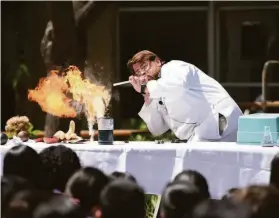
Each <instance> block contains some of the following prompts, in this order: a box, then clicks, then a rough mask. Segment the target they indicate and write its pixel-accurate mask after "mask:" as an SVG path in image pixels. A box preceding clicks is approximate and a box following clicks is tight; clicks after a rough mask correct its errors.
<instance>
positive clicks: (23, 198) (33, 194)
mask: <svg viewBox="0 0 279 218" xmlns="http://www.w3.org/2000/svg"><path fill="white" fill-rule="evenodd" d="M52 196H53V194H52V193H50V192H46V193H45V192H41V191H38V190H33V191H31V190H25V191H21V192H18V193H17V194H16V195H15V196H14V197H13V198H12V200H11V201H10V202H9V205H8V207H7V210H6V213H5V217H7V218H31V217H32V216H33V212H34V210H35V208H36V207H37V206H38V205H39V204H40V203H42V202H45V201H47V200H48V199H50V198H51V197H52Z"/></svg>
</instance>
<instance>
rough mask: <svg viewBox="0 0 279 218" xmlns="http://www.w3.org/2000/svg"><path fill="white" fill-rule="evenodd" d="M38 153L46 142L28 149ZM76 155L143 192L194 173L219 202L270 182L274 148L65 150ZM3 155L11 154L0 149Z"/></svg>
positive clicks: (145, 145) (138, 145)
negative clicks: (131, 180) (125, 175)
mask: <svg viewBox="0 0 279 218" xmlns="http://www.w3.org/2000/svg"><path fill="white" fill-rule="evenodd" d="M28 145H30V146H31V147H33V148H34V149H36V150H37V151H38V152H40V151H41V150H42V149H43V148H45V147H48V146H49V145H46V144H44V143H37V144H32V143H30V144H29V143H28ZM67 146H69V147H70V148H72V149H73V150H75V151H76V152H77V154H78V156H79V157H80V159H81V162H82V164H83V165H84V166H95V167H98V168H100V169H102V170H104V171H105V172H106V173H111V172H113V171H116V170H117V171H122V172H129V173H131V174H132V175H134V176H135V177H136V178H137V180H138V181H139V183H140V184H141V185H142V186H143V187H144V188H145V190H146V192H148V193H154V194H161V192H162V190H163V188H164V186H165V185H166V183H167V182H168V181H170V180H171V179H172V178H173V177H174V176H175V175H177V174H178V173H179V172H181V171H182V170H183V169H195V170H198V171H199V172H201V173H202V174H203V175H204V176H205V177H206V178H207V180H208V183H209V187H210V192H211V194H212V197H215V198H218V197H221V196H222V195H223V194H224V193H225V191H226V190H228V189H229V188H232V187H239V186H240V187H241V186H246V185H247V184H261V183H268V181H269V175H270V172H269V170H270V162H271V160H272V158H273V157H274V155H275V154H276V153H277V152H279V148H278V147H268V148H267V147H261V146H246V145H237V144H235V143H227V142H217V143H214V142H202V143H187V144H184V143H180V144H172V143H165V144H156V143H155V142H130V143H127V144H125V143H124V142H123V143H122V142H115V145H112V146H111V145H98V144H97V142H96V143H91V144H77V145H67ZM0 148H1V167H0V168H1V175H2V160H3V155H4V154H5V152H6V151H7V150H8V149H9V147H8V146H1V147H0Z"/></svg>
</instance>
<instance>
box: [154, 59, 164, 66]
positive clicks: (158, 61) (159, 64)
mask: <svg viewBox="0 0 279 218" xmlns="http://www.w3.org/2000/svg"><path fill="white" fill-rule="evenodd" d="M154 62H155V63H156V65H157V66H158V67H161V66H162V62H161V60H160V59H159V58H155V61H154Z"/></svg>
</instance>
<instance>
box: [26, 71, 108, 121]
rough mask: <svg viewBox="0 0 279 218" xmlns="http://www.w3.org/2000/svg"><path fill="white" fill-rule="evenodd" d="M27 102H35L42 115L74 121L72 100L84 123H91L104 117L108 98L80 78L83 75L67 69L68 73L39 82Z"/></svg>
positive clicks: (106, 94) (94, 86)
mask: <svg viewBox="0 0 279 218" xmlns="http://www.w3.org/2000/svg"><path fill="white" fill-rule="evenodd" d="M28 99H29V100H31V101H35V102H37V103H38V104H39V105H40V107H41V108H42V110H43V111H45V112H47V113H50V114H52V115H55V116H58V117H76V116H77V112H76V111H75V109H74V108H73V106H71V102H72V101H73V100H74V101H76V102H78V103H79V104H80V105H82V106H83V107H84V113H85V114H86V116H87V119H88V120H90V121H92V122H94V121H95V118H96V116H97V117H99V116H104V113H105V109H106V106H107V105H108V103H109V100H110V95H109V92H108V91H107V90H106V89H105V87H104V86H98V85H95V84H93V83H91V82H90V81H89V80H88V79H83V78H82V72H81V71H79V69H78V68H77V67H75V66H70V67H69V68H68V69H67V72H65V73H63V74H62V75H58V72H57V71H52V72H51V73H50V75H49V76H48V77H46V78H42V79H41V80H40V82H39V84H38V86H37V87H36V88H35V89H34V90H28Z"/></svg>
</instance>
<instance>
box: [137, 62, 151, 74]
mask: <svg viewBox="0 0 279 218" xmlns="http://www.w3.org/2000/svg"><path fill="white" fill-rule="evenodd" d="M149 69H150V62H145V63H143V64H142V65H141V66H140V68H139V69H138V70H137V71H136V72H135V76H138V77H141V76H145V74H146V73H147V72H148V70H149Z"/></svg>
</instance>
